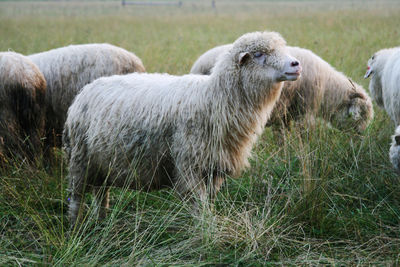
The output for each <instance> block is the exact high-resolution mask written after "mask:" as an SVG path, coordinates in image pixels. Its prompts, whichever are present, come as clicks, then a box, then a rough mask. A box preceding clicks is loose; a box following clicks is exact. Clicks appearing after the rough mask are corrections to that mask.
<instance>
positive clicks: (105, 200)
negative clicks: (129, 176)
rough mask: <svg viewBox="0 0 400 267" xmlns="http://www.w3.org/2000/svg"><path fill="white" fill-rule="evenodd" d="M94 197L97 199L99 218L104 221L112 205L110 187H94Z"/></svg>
mask: <svg viewBox="0 0 400 267" xmlns="http://www.w3.org/2000/svg"><path fill="white" fill-rule="evenodd" d="M93 196H94V198H95V206H96V212H97V215H98V218H99V219H100V220H102V219H104V218H105V217H106V215H107V210H108V208H109V205H110V189H109V187H102V186H101V187H93Z"/></svg>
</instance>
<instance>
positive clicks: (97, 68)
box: [29, 44, 145, 147]
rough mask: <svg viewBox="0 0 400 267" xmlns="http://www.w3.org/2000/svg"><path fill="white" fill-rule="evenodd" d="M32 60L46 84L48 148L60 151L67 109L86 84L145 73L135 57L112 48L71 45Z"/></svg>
mask: <svg viewBox="0 0 400 267" xmlns="http://www.w3.org/2000/svg"><path fill="white" fill-rule="evenodd" d="M29 58H30V59H31V60H32V61H33V62H34V63H35V64H36V65H37V66H38V67H39V69H40V70H41V71H42V73H43V75H44V77H45V78H46V81H47V94H46V98H45V105H46V132H47V133H46V143H47V144H48V146H49V147H53V146H56V147H61V135H62V131H63V127H64V123H65V119H66V116H67V111H68V107H69V106H70V105H71V103H72V100H73V99H74V97H75V96H76V95H77V94H78V92H79V91H80V89H82V88H83V87H84V86H85V85H86V84H89V83H90V82H92V81H94V80H95V79H97V78H100V77H103V76H111V75H114V74H127V73H131V72H144V71H145V68H144V66H143V63H142V61H141V60H140V59H139V58H138V57H137V56H136V55H135V54H133V53H131V52H128V51H126V50H125V49H123V48H120V47H117V46H113V45H110V44H83V45H70V46H66V47H61V48H57V49H53V50H49V51H46V52H42V53H38V54H33V55H30V56H29Z"/></svg>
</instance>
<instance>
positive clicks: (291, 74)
mask: <svg viewBox="0 0 400 267" xmlns="http://www.w3.org/2000/svg"><path fill="white" fill-rule="evenodd" d="M285 74H286V75H289V76H300V71H296V72H285Z"/></svg>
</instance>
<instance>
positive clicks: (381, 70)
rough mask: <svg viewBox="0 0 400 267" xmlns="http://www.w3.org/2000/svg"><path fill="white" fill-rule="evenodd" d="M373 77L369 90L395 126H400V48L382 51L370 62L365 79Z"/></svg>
mask: <svg viewBox="0 0 400 267" xmlns="http://www.w3.org/2000/svg"><path fill="white" fill-rule="evenodd" d="M370 76H372V77H371V81H370V83H369V90H370V92H371V95H372V97H373V99H374V100H375V101H376V103H377V104H378V105H379V106H380V107H383V108H384V109H385V110H386V112H387V113H388V114H389V116H390V118H391V119H392V121H393V122H394V123H395V125H399V124H400V47H395V48H389V49H382V50H380V51H378V52H376V53H375V54H374V55H373V56H372V57H371V58H370V59H369V60H368V69H367V73H366V74H365V78H368V77H370Z"/></svg>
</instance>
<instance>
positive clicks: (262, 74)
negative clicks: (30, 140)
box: [63, 32, 301, 225]
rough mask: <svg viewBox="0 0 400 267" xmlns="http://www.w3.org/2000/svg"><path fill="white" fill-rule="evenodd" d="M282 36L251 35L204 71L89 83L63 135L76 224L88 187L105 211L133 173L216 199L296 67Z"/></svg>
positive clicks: (142, 181) (146, 184) (155, 184)
mask: <svg viewBox="0 0 400 267" xmlns="http://www.w3.org/2000/svg"><path fill="white" fill-rule="evenodd" d="M285 44H286V43H285V41H284V39H283V38H282V37H281V36H280V35H279V34H278V33H275V32H254V33H248V34H245V35H243V36H241V37H240V38H239V39H238V40H237V41H236V42H235V43H234V44H233V46H232V48H231V49H230V50H229V51H228V52H227V53H226V54H225V55H224V57H221V58H220V60H219V61H218V62H217V63H216V66H215V70H214V72H213V74H212V75H210V76H203V75H191V74H189V75H184V76H172V75H169V74H157V73H156V74H137V73H134V74H128V75H125V76H119V75H116V76H112V77H106V78H100V79H98V80H96V81H94V82H93V83H91V84H89V85H87V86H85V87H84V88H83V90H82V91H81V93H80V94H79V95H78V96H77V97H76V98H75V100H74V102H73V104H72V105H71V107H70V108H69V111H68V117H67V120H66V123H65V128H64V133H63V142H64V149H65V152H66V153H65V154H66V157H67V160H68V161H69V166H68V170H69V174H68V179H69V191H70V194H71V200H70V204H69V217H70V221H71V222H72V225H75V222H76V221H77V218H80V217H81V216H80V215H78V211H79V210H80V205H81V200H82V198H83V196H84V194H85V192H87V191H88V190H89V189H90V188H92V189H93V190H94V192H95V195H96V196H97V198H96V199H97V203H101V206H100V210H99V215H100V217H104V214H105V208H107V207H108V190H109V186H122V185H123V184H124V183H127V180H128V177H129V175H130V174H131V173H132V172H134V173H135V174H136V175H137V176H135V177H134V179H133V181H132V182H131V183H130V186H131V188H133V189H139V190H156V189H160V188H162V187H166V186H167V187H173V188H175V191H176V192H177V193H178V195H179V196H182V197H185V196H188V197H189V199H193V197H192V196H198V197H199V198H200V199H201V200H204V199H207V197H210V198H212V197H213V196H214V195H215V194H216V192H218V189H219V187H220V186H221V184H222V182H223V181H224V178H225V177H226V176H227V175H229V176H238V175H239V173H240V171H241V170H242V169H243V168H245V167H247V166H248V165H249V162H248V157H249V155H250V151H251V148H252V146H253V144H254V143H255V141H256V139H257V137H258V136H259V135H260V134H261V132H262V128H263V125H264V124H265V122H266V121H267V119H268V117H269V114H270V112H271V110H272V107H273V105H274V104H275V102H276V100H277V99H278V97H279V95H280V92H281V89H282V81H285V80H296V79H297V78H298V77H299V75H300V71H301V67H300V63H299V62H298V61H297V59H295V58H293V57H291V56H290V55H288V54H287V52H286V48H285ZM133 165H134V170H132V166H133ZM86 174H87V176H86ZM101 185H103V186H104V187H103V189H104V188H105V189H104V192H102V191H101V190H100V189H99V188H101V187H100V186H101ZM79 214H81V213H80V212H79Z"/></svg>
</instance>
